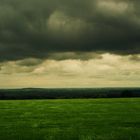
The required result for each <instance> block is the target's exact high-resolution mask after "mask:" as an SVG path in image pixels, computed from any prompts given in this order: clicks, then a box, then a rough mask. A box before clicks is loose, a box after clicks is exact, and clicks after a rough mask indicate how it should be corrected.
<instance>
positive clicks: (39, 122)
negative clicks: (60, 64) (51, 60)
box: [0, 98, 140, 140]
mask: <svg viewBox="0 0 140 140" xmlns="http://www.w3.org/2000/svg"><path fill="white" fill-rule="evenodd" d="M0 140H140V99H139V98H129V99H128V98H127V99H125V98H123V99H68V100H66V99H64V100H22V101H20V100H16V101H14V100H11V101H10V100H9V101H8V100H5V101H2V100H1V101H0Z"/></svg>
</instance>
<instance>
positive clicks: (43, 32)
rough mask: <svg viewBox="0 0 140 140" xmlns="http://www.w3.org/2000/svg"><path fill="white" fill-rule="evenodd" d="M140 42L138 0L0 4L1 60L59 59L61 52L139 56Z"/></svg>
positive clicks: (6, 1) (4, 1) (20, 0)
mask: <svg viewBox="0 0 140 140" xmlns="http://www.w3.org/2000/svg"><path fill="white" fill-rule="evenodd" d="M139 38H140V1H138V0H133V1H132V0H71V1H70V0H59V1H57V0H28V1H23V0H12V1H11V0H1V1H0V61H5V60H18V59H25V58H33V57H34V58H44V59H46V58H50V57H51V58H53V57H54V59H58V55H56V54H57V53H58V52H59V53H63V52H66V53H68V54H69V53H71V52H72V53H83V52H87V53H88V52H89V51H92V52H98V53H99V52H111V53H115V54H139V53H140V39H139ZM68 56H69V58H70V57H73V54H72V55H70V54H69V55H68ZM59 58H60V56H59ZM61 59H62V57H61Z"/></svg>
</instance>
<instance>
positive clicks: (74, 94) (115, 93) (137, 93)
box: [0, 88, 140, 100]
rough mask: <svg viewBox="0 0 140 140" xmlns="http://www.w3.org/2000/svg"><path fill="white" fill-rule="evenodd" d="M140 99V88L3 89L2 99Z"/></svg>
mask: <svg viewBox="0 0 140 140" xmlns="http://www.w3.org/2000/svg"><path fill="white" fill-rule="evenodd" d="M124 97H140V88H64V89H63V88H62V89H43V88H23V89H1V90H0V99H1V100H4V99H5V100H7V99H73V98H124Z"/></svg>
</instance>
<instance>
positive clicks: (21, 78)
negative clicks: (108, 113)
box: [0, 53, 140, 87]
mask: <svg viewBox="0 0 140 140" xmlns="http://www.w3.org/2000/svg"><path fill="white" fill-rule="evenodd" d="M93 55H94V54H93ZM139 60H140V55H126V56H121V55H112V54H108V53H105V54H102V55H101V56H100V57H96V58H94V59H88V60H80V59H66V60H59V61H58V60H51V59H46V60H41V59H24V60H17V61H8V62H3V63H0V77H1V80H0V87H106V86H107V87H111V86H114V87H124V86H128V87H130V86H131V87H138V86H139V85H140V80H139V79H140V63H139Z"/></svg>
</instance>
